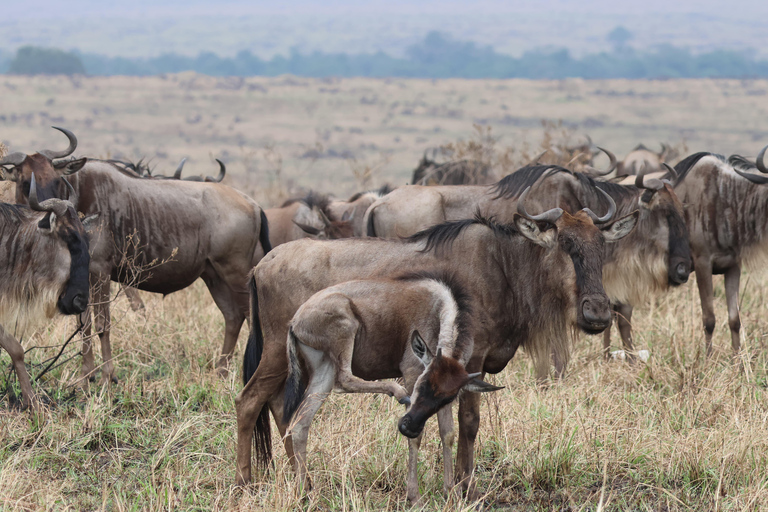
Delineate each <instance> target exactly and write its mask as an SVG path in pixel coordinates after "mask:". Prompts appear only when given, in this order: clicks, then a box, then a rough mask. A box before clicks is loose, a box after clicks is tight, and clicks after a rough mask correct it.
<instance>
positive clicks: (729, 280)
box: [724, 265, 741, 354]
mask: <svg viewBox="0 0 768 512" xmlns="http://www.w3.org/2000/svg"><path fill="white" fill-rule="evenodd" d="M724 277H725V300H726V301H727V303H728V327H730V328H731V348H732V349H733V353H734V354H738V353H739V349H740V348H741V338H740V336H739V331H740V330H741V318H739V281H740V280H741V265H734V266H733V267H731V268H729V269H728V270H726V272H725V276H724Z"/></svg>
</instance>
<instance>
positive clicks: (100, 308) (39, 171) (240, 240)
mask: <svg viewBox="0 0 768 512" xmlns="http://www.w3.org/2000/svg"><path fill="white" fill-rule="evenodd" d="M65 133H66V134H67V137H68V138H69V139H70V148H68V149H67V150H66V151H64V152H59V153H56V154H55V155H51V154H50V153H49V154H47V155H46V154H43V153H42V152H41V153H35V154H33V155H24V154H23V153H15V154H14V155H20V156H16V157H14V158H13V160H12V161H11V160H9V157H11V156H13V155H8V156H7V157H5V159H4V160H2V161H0V164H3V165H13V167H12V168H10V169H7V170H6V174H8V175H10V176H11V179H12V180H13V181H15V182H16V186H17V188H16V195H17V198H21V199H25V197H26V196H27V193H28V187H27V184H28V183H29V181H30V180H31V177H32V175H33V174H34V175H35V177H36V179H37V183H38V193H39V194H40V195H41V196H43V197H45V198H50V197H62V196H63V194H64V193H65V191H66V185H65V179H64V178H63V176H64V175H66V174H70V175H69V176H68V177H67V178H68V180H69V182H70V183H71V184H72V186H73V187H74V189H75V191H76V192H77V195H78V197H79V199H78V201H77V204H76V205H75V207H76V208H77V211H79V212H81V213H83V214H85V215H92V214H99V220H98V222H97V226H96V227H95V231H94V234H93V235H92V237H91V244H90V248H91V267H90V269H91V285H92V289H91V293H92V297H93V302H94V308H93V309H94V313H95V315H94V316H95V323H96V330H97V332H98V333H99V337H100V339H101V348H102V357H103V358H104V365H103V367H102V380H108V379H112V380H114V365H113V364H112V361H111V359H112V352H111V345H110V341H109V331H110V323H109V282H110V279H111V280H113V281H117V282H122V283H126V284H129V285H131V286H134V287H136V288H138V289H140V290H145V291H149V292H155V293H162V294H163V295H167V294H169V293H173V292H175V291H178V290H181V289H183V288H186V287H187V286H189V285H190V284H192V283H193V282H194V281H196V280H197V278H202V279H203V281H204V282H205V284H206V286H207V287H208V290H209V291H210V292H211V296H212V297H213V300H214V301H215V302H216V305H217V306H218V307H219V309H220V310H221V312H222V314H223V315H224V322H225V333H224V346H223V349H222V356H221V358H220V359H219V361H218V367H219V368H220V369H222V368H223V367H225V366H226V364H227V362H228V360H229V358H230V357H231V355H232V352H233V351H234V349H235V344H236V342H237V336H238V333H239V332H240V328H241V326H242V324H243V321H244V320H245V316H246V315H247V311H248V291H247V287H246V281H247V279H246V277H247V275H248V272H249V270H250V269H251V267H252V266H253V265H254V264H255V263H256V262H257V260H256V251H257V248H258V245H259V243H261V244H262V246H263V247H265V248H267V251H268V250H269V248H270V242H269V232H268V228H267V220H266V216H265V215H264V212H263V210H262V209H261V208H260V207H259V205H258V204H256V202H255V201H254V200H253V199H251V198H249V197H248V196H246V195H245V194H242V193H241V192H238V191H237V190H234V189H232V188H230V187H227V186H226V185H221V184H219V183H195V182H189V181H178V180H146V179H141V178H136V177H134V176H131V175H128V174H126V173H124V172H123V171H122V170H120V169H118V168H117V167H115V166H114V165H112V164H110V163H108V162H105V161H99V160H90V159H84V158H83V159H79V160H69V161H66V162H65V163H64V164H59V163H58V162H55V161H53V160H52V159H53V158H62V157H63V156H68V154H70V153H71V152H72V151H74V148H75V146H76V144H77V139H76V138H75V136H74V135H73V134H72V133H71V132H66V131H65ZM160 263H162V264H160ZM89 330H90V323H89V324H88V326H86V329H85V334H86V336H85V338H84V339H85V340H86V341H85V346H84V347H83V375H84V376H86V375H87V376H90V375H91V374H92V373H93V371H94V360H93V351H92V350H91V347H90V336H88V334H89Z"/></svg>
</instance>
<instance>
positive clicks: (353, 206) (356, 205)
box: [327, 185, 392, 237]
mask: <svg viewBox="0 0 768 512" xmlns="http://www.w3.org/2000/svg"><path fill="white" fill-rule="evenodd" d="M390 192H392V188H391V187H390V186H389V185H382V186H381V187H379V188H378V189H376V190H369V191H367V192H358V193H356V194H354V195H353V196H352V197H350V198H349V199H347V200H346V201H341V200H338V199H332V200H331V202H330V203H328V206H327V212H328V218H329V219H331V220H332V221H348V222H350V223H352V234H353V236H356V237H362V236H365V224H364V223H363V221H364V219H365V211H366V210H367V209H368V207H369V206H371V205H372V204H373V203H374V202H375V201H376V200H377V199H379V198H381V197H384V196H385V195H387V194H389V193H390Z"/></svg>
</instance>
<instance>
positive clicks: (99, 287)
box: [92, 276, 117, 384]
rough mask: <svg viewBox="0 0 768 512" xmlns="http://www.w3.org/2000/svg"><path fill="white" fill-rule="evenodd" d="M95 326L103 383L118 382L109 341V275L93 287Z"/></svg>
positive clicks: (110, 322) (110, 323) (110, 324)
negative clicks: (99, 341)
mask: <svg viewBox="0 0 768 512" xmlns="http://www.w3.org/2000/svg"><path fill="white" fill-rule="evenodd" d="M92 293H93V313H94V315H93V316H94V320H93V323H94V327H95V328H96V332H97V333H98V334H99V339H100V340H101V359H102V361H103V366H102V367H101V381H100V382H101V384H104V383H107V382H117V377H115V366H114V364H113V363H112V345H111V344H110V341H109V331H110V329H111V326H112V321H111V319H110V316H109V276H104V277H101V278H100V279H99V280H98V282H97V284H96V286H94V287H93V291H92Z"/></svg>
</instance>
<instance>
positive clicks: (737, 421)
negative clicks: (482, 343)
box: [0, 278, 768, 510]
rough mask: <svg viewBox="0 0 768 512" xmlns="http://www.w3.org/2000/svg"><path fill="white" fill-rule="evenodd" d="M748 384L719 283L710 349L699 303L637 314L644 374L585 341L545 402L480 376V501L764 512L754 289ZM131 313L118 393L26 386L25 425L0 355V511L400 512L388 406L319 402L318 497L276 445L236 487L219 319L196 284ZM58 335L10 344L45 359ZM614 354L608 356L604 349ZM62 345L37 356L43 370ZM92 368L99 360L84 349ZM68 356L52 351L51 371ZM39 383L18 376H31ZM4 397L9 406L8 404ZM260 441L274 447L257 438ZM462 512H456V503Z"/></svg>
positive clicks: (62, 384)
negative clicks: (305, 488)
mask: <svg viewBox="0 0 768 512" xmlns="http://www.w3.org/2000/svg"><path fill="white" fill-rule="evenodd" d="M743 283H744V286H743V288H744V292H745V293H744V298H743V311H744V315H743V320H744V324H745V327H744V329H743V331H742V332H743V334H744V336H743V339H744V342H745V351H744V360H745V361H746V362H747V363H748V365H747V370H746V371H743V372H742V371H739V370H738V369H736V368H735V367H734V366H733V365H732V362H731V357H730V353H729V350H730V348H729V343H728V340H729V335H728V332H727V326H726V322H725V318H726V315H725V308H724V297H723V292H722V287H721V284H720V283H718V288H717V297H716V300H717V313H718V327H717V330H716V338H715V339H716V348H717V350H716V352H715V354H714V356H713V357H712V358H711V359H709V360H705V359H704V358H703V357H702V351H701V349H702V336H701V328H700V314H699V307H698V298H697V295H696V289H695V286H694V285H693V284H692V283H688V284H687V285H685V286H684V287H682V288H681V289H679V290H675V291H674V292H673V293H670V294H668V295H666V296H664V297H661V298H659V299H658V300H656V301H654V303H653V304H649V305H646V306H644V307H642V308H640V309H639V310H638V311H637V313H636V316H635V318H634V320H635V325H636V327H637V330H636V342H637V345H638V347H639V348H647V349H649V350H650V352H651V359H650V360H649V362H648V363H647V364H639V365H638V366H636V367H630V366H629V365H626V364H624V363H620V362H612V363H605V362H603V361H602V359H601V357H600V338H599V337H589V338H587V337H583V338H582V339H581V340H580V341H579V342H578V344H577V347H576V350H575V358H574V361H573V362H572V364H571V366H570V371H569V373H568V375H567V377H566V378H565V380H564V381H563V382H561V383H557V384H554V385H552V386H551V387H550V388H549V389H546V390H544V389H540V388H539V387H537V386H536V385H535V384H534V379H533V370H532V366H531V364H530V360H529V358H528V357H527V356H525V355H524V354H518V357H516V358H515V359H513V361H512V362H511V364H510V365H509V367H508V368H507V369H506V370H505V371H504V372H502V373H501V374H499V375H497V376H494V377H490V378H489V379H490V380H491V381H492V382H494V383H496V384H503V385H504V386H506V389H504V390H502V391H500V392H498V393H495V394H492V395H486V396H485V397H484V399H483V403H482V409H481V414H482V421H481V429H480V434H479V436H478V441H477V451H476V463H477V484H478V487H479V488H480V489H482V490H483V491H484V492H485V493H486V494H485V496H484V498H483V500H484V503H485V504H486V505H487V507H488V508H489V509H491V510H596V509H599V504H600V503H602V507H603V508H602V510H627V509H632V510H761V509H764V508H765V507H766V506H768V441H766V440H767V439H768V423H767V420H768V392H767V391H766V385H768V360H767V358H766V343H765V333H766V332H768V323H766V321H765V308H764V306H763V302H764V298H765V296H766V294H768V287H767V286H766V285H765V283H764V281H762V280H756V279H754V278H746V279H744V281H743ZM144 298H145V300H146V302H147V310H146V312H145V313H144V314H137V313H133V312H132V311H130V309H129V308H128V306H127V302H126V301H125V300H124V299H123V298H122V297H120V298H118V299H117V301H116V303H115V308H114V310H113V318H114V323H113V347H114V351H115V353H116V357H117V365H118V369H119V370H118V376H119V383H118V384H116V385H113V386H111V387H103V388H101V387H98V386H96V385H92V386H91V388H90V389H89V390H88V391H82V390H79V389H78V388H77V386H76V385H75V384H76V377H77V375H78V370H79V358H77V357H76V358H75V359H72V360H70V361H69V362H67V363H65V364H64V365H63V366H61V367H59V368H57V369H55V370H54V371H53V372H52V373H50V374H49V375H48V376H46V377H45V378H44V381H43V382H41V383H39V384H38V385H37V389H38V391H39V392H40V393H41V394H42V393H43V392H47V393H48V395H49V396H50V398H51V403H50V408H49V410H48V412H47V414H46V415H45V417H44V418H43V419H42V420H41V421H39V422H36V421H33V420H32V419H31V417H30V415H29V414H27V413H22V412H19V411H18V410H17V409H16V408H15V406H13V405H10V404H11V402H12V399H11V398H10V396H9V390H8V388H7V384H6V383H10V384H13V383H14V382H15V379H14V377H13V376H12V374H10V375H11V377H10V380H6V379H9V372H8V371H7V369H8V368H9V359H8V357H7V355H6V354H4V353H3V354H1V355H0V361H1V362H2V368H4V377H3V383H2V384H0V385H2V386H3V387H4V388H5V390H6V391H5V393H4V394H3V397H2V398H3V400H2V403H1V404H0V416H1V417H2V419H1V420H0V500H1V501H0V502H1V503H2V505H0V509H3V510H160V509H163V510H194V509H197V510H211V509H216V510H236V509H242V510H252V509H260V510H292V509H296V508H303V509H306V510H315V509H317V508H320V509H324V510H341V509H346V510H381V509H403V508H406V507H407V504H406V500H405V487H404V478H405V455H406V451H407V444H406V442H405V438H403V437H402V436H401V435H399V434H398V433H397V430H396V421H397V419H398V418H399V416H400V415H401V414H402V407H401V406H398V405H397V404H396V403H395V402H394V400H392V399H391V398H388V397H371V396H365V395H334V396H332V397H331V399H329V400H328V401H327V403H326V405H325V406H324V408H323V409H321V411H320V413H319V414H318V416H317V417H316V421H315V423H314V425H313V431H312V432H311V435H310V446H309V454H310V455H309V457H310V458H309V464H310V472H311V475H312V477H313V480H314V490H313V491H312V493H311V494H310V495H309V498H308V501H305V502H300V501H297V500H296V498H295V497H294V494H293V485H292V484H293V480H292V472H291V470H290V468H289V466H288V464H287V461H286V458H285V455H284V453H285V452H284V451H283V448H282V446H281V445H280V443H279V440H277V439H275V440H274V441H273V443H274V450H275V454H276V460H275V465H274V469H273V471H272V472H271V473H270V474H269V475H267V476H265V477H257V480H256V483H255V484H254V485H252V486H251V487H249V488H247V489H239V488H236V487H234V486H233V482H234V449H235V415H234V408H233V398H234V396H235V394H236V393H237V391H238V390H239V388H240V384H239V379H240V377H239V374H240V363H239V359H240V355H239V354H240V352H241V351H242V348H243V343H244V341H245V339H244V338H245V336H244V335H243V336H242V339H241V344H240V350H239V351H238V356H237V357H236V359H235V365H234V367H233V372H232V375H231V376H230V378H228V379H222V378H219V377H217V375H216V372H215V370H214V367H213V362H214V361H215V358H216V355H217V354H218V351H219V349H220V342H221V333H222V328H223V322H222V321H221V318H220V316H219V313H218V311H217V310H216V308H215V306H214V305H213V302H212V301H211V300H210V298H209V297H208V294H207V291H206V290H205V289H204V287H203V286H202V285H201V284H200V283H198V284H196V285H195V286H193V287H192V288H191V289H188V290H185V291H183V292H179V293H177V294H174V295H171V296H169V297H167V298H165V299H161V298H160V297H159V296H153V295H150V294H144ZM72 325H73V322H72V321H64V320H60V321H58V322H56V323H55V324H53V325H52V326H51V327H49V328H43V329H41V330H40V332H39V333H37V335H35V336H33V337H31V338H29V339H28V341H27V342H26V345H27V346H28V347H31V346H34V345H58V344H60V343H61V342H62V341H63V340H64V339H66V337H67V335H68V334H69V332H71V330H72ZM614 344H617V342H615V343H614ZM57 350H58V347H55V348H49V349H40V348H36V349H33V350H31V351H30V352H29V354H28V357H29V362H30V363H32V364H33V366H34V364H35V363H40V362H42V361H43V360H44V359H46V358H47V357H50V356H52V355H53V354H54V353H55V352H57ZM97 352H98V349H97ZM73 354H74V347H73V349H72V350H69V349H68V350H67V351H66V352H65V356H64V357H67V356H71V355H73ZM39 371H40V368H39V367H34V368H33V369H32V373H33V375H36V374H37V373H38V372H39ZM16 391H18V389H16ZM436 430H437V429H436V426H435V423H433V422H430V424H428V426H427V435H426V440H425V442H424V445H423V450H422V458H421V461H422V462H421V465H420V475H421V489H422V493H423V494H424V495H425V496H426V505H425V508H426V509H430V510H431V509H437V510H441V509H443V510H453V509H454V508H455V507H456V504H455V503H446V501H445V500H444V498H443V497H442V495H441V471H442V470H441V462H440V447H439V440H438V438H437V432H436ZM273 432H274V430H273ZM461 506H462V507H467V509H471V508H472V505H471V504H467V503H464V504H462V505H461Z"/></svg>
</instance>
